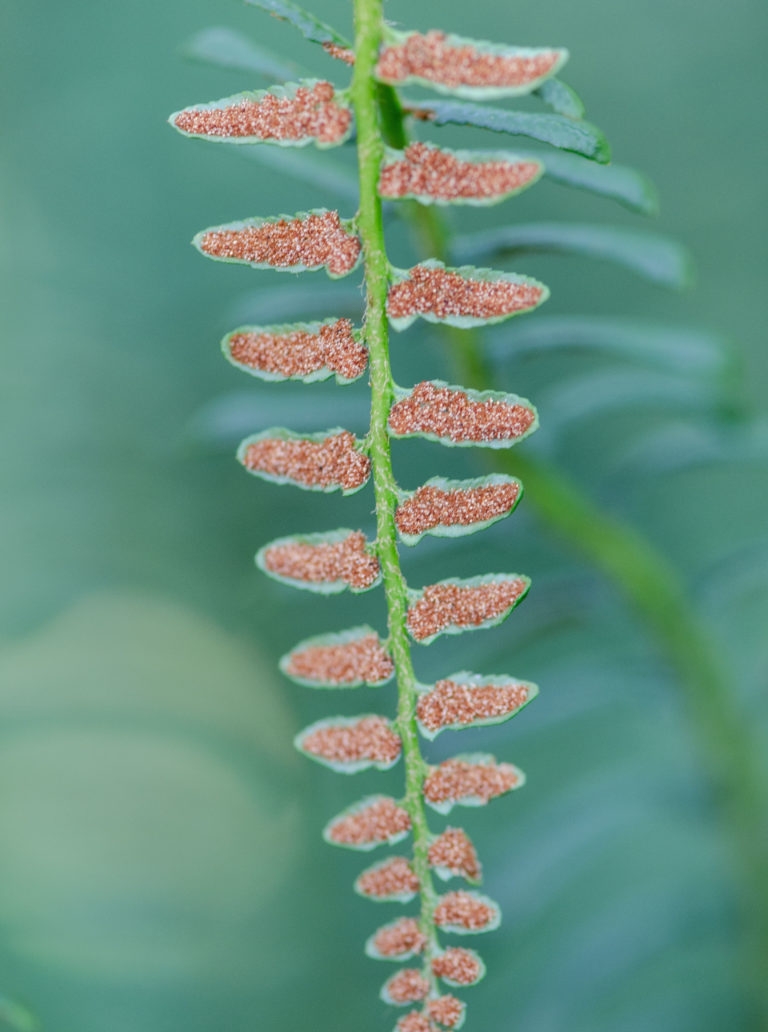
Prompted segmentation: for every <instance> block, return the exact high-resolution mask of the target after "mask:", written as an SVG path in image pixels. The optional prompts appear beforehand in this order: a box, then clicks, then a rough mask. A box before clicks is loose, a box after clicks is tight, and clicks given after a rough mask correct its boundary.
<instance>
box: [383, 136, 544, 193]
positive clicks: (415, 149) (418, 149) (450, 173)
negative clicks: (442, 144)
mask: <svg viewBox="0 0 768 1032" xmlns="http://www.w3.org/2000/svg"><path fill="white" fill-rule="evenodd" d="M541 172H542V165H541V164H540V163H539V162H538V161H531V160H529V159H522V158H520V159H515V158H504V157H502V156H499V157H498V158H491V157H489V158H488V159H486V160H482V159H478V158H475V159H472V160H467V159H465V158H463V157H459V156H458V155H456V154H454V153H452V152H451V151H446V150H441V149H440V148H439V147H431V146H429V145H428V144H426V143H412V144H410V145H409V146H408V147H406V149H405V151H404V152H403V155H402V157H393V158H391V159H390V160H388V161H386V162H385V164H383V165H382V167H381V172H380V174H379V193H380V194H381V196H382V197H393V198H395V197H418V198H423V199H425V200H435V201H443V202H448V201H469V202H483V201H485V202H491V201H494V200H499V199H501V198H503V197H506V196H508V195H509V194H513V193H517V192H518V191H519V190H522V189H523V188H524V187H526V186H529V185H530V184H531V183H533V182H534V181H535V180H536V179H538V178H539V176H540V175H541Z"/></svg>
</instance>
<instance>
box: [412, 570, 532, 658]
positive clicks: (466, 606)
mask: <svg viewBox="0 0 768 1032" xmlns="http://www.w3.org/2000/svg"><path fill="white" fill-rule="evenodd" d="M529 587H530V582H529V580H528V578H527V577H521V576H518V575H517V574H510V575H508V576H507V575H493V576H491V577H478V578H473V579H471V580H468V581H441V582H440V583H438V584H429V585H427V587H425V588H423V589H422V590H421V591H420V592H414V593H413V598H414V601H413V603H412V604H411V605H410V606H409V608H408V614H407V617H406V623H407V625H408V630H409V631H410V633H411V635H412V636H413V637H414V638H415V639H416V641H423V642H429V641H431V640H432V639H433V638H435V637H436V636H437V635H438V634H441V633H443V632H445V633H448V634H457V633H459V632H461V631H464V630H471V629H473V628H477V627H482V626H484V625H488V624H493V623H497V622H499V620H500V619H503V618H504V617H505V616H506V615H507V614H508V613H509V612H510V611H511V610H512V609H513V608H514V606H516V605H517V603H518V602H519V601H520V600H521V599H522V598H523V597H524V596H525V594H526V592H527V591H528V588H529Z"/></svg>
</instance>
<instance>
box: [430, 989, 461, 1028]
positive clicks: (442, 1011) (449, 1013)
mask: <svg viewBox="0 0 768 1032" xmlns="http://www.w3.org/2000/svg"><path fill="white" fill-rule="evenodd" d="M427 1014H428V1015H429V1017H430V1018H431V1019H432V1020H433V1021H436V1022H437V1023H438V1025H442V1026H443V1028H455V1027H456V1026H457V1025H458V1023H459V1022H460V1021H461V1018H462V1015H463V1014H464V1004H463V1003H462V1002H461V1000H457V999H456V997H455V996H438V997H437V999H436V1000H430V1001H429V1002H428V1003H427Z"/></svg>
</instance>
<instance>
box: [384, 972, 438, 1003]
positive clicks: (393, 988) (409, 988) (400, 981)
mask: <svg viewBox="0 0 768 1032" xmlns="http://www.w3.org/2000/svg"><path fill="white" fill-rule="evenodd" d="M428 992H429V982H428V981H427V979H426V978H425V977H424V975H422V973H421V971H420V970H419V969H418V968H404V969H403V970H402V971H398V973H397V974H396V975H393V976H392V977H391V978H390V979H388V980H387V982H386V983H385V984H384V988H383V989H382V991H381V995H382V997H383V999H384V1000H386V1001H387V1003H394V1004H402V1003H416V1002H417V1001H418V1000H423V999H424V997H425V996H426V995H427V993H428Z"/></svg>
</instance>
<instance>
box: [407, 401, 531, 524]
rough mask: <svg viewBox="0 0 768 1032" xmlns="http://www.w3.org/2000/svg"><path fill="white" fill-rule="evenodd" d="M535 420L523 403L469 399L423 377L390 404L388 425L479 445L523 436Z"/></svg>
mask: <svg viewBox="0 0 768 1032" xmlns="http://www.w3.org/2000/svg"><path fill="white" fill-rule="evenodd" d="M535 420H536V413H535V412H534V411H533V409H531V408H528V407H527V406H526V405H520V404H517V403H514V404H509V403H508V402H505V401H497V400H494V399H492V398H488V399H486V400H484V401H472V400H471V399H470V397H469V396H468V394H467V392H466V391H462V390H459V389H457V388H452V387H443V386H440V385H438V384H435V383H432V382H431V381H429V380H424V381H423V382H422V383H418V384H416V386H415V387H414V388H413V390H412V391H411V393H410V394H408V395H407V396H406V397H405V398H402V399H401V400H400V401H397V402H395V404H394V405H393V406H392V409H391V411H390V413H389V428H390V430H391V431H392V433H393V434H397V435H399V436H405V435H408V434H432V435H434V436H435V437H443V438H446V439H447V440H449V441H472V442H474V443H477V444H482V443H483V442H486V441H506V440H514V439H515V438H517V437H522V436H523V434H525V433H527V432H528V431H529V430H530V428H531V426H532V425H533V424H534V422H535ZM470 504H471V503H470Z"/></svg>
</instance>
